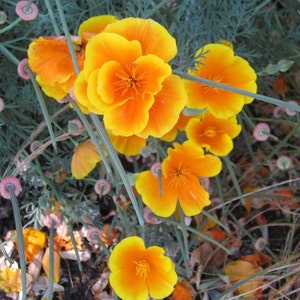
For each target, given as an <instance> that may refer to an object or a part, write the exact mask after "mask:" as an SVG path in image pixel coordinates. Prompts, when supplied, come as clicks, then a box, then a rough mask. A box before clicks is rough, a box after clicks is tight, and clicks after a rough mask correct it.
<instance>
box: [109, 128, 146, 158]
mask: <svg viewBox="0 0 300 300" xmlns="http://www.w3.org/2000/svg"><path fill="white" fill-rule="evenodd" d="M108 136H109V139H110V141H111V143H112V145H113V146H114V148H115V149H116V150H117V151H118V152H119V153H121V154H124V155H126V156H134V155H138V154H140V153H141V150H142V148H143V147H145V146H146V144H147V139H144V138H141V137H139V136H137V135H131V136H117V135H113V134H111V133H110V132H108Z"/></svg>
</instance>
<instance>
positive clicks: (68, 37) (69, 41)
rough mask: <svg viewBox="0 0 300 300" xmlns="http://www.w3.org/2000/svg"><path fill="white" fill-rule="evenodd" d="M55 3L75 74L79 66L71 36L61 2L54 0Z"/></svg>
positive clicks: (78, 70) (77, 72)
mask: <svg viewBox="0 0 300 300" xmlns="http://www.w3.org/2000/svg"><path fill="white" fill-rule="evenodd" d="M55 3H56V5H57V10H58V14H59V17H60V21H61V24H62V27H63V31H64V34H65V36H66V39H67V43H68V47H69V51H70V54H71V57H72V61H73V65H74V68H75V71H76V74H79V72H80V69H79V66H78V63H77V59H76V55H75V50H74V47H73V43H72V41H71V36H70V33H69V30H68V26H67V22H66V19H65V15H64V12H63V9H62V6H61V2H60V0H55Z"/></svg>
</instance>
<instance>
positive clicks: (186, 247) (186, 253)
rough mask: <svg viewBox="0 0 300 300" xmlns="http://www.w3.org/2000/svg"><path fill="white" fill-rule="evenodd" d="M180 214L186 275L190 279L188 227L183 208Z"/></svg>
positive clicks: (180, 209)
mask: <svg viewBox="0 0 300 300" xmlns="http://www.w3.org/2000/svg"><path fill="white" fill-rule="evenodd" d="M179 213H180V227H181V232H182V239H183V248H182V250H183V253H182V256H183V261H184V264H185V269H186V275H187V277H188V278H190V277H191V271H190V267H189V243H188V238H187V237H188V233H187V230H186V225H185V216H184V213H183V211H182V208H181V207H180V206H179Z"/></svg>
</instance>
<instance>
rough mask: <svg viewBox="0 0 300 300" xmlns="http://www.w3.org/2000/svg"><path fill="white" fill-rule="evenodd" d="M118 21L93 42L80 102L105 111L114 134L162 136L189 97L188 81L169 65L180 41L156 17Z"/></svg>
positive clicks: (77, 89)
mask: <svg viewBox="0 0 300 300" xmlns="http://www.w3.org/2000/svg"><path fill="white" fill-rule="evenodd" d="M113 25H114V24H110V25H109V26H107V27H106V29H105V30H104V32H102V33H100V34H97V35H96V36H94V37H93V38H91V39H90V41H89V42H88V44H87V47H86V55H85V56H86V59H85V62H84V68H83V70H82V72H81V73H80V74H79V76H78V79H77V80H76V81H75V88H74V93H75V96H76V99H77V102H78V103H79V105H81V106H83V107H85V108H86V110H87V111H89V112H92V113H95V114H101V115H103V116H104V117H103V121H104V124H105V127H106V128H107V129H108V130H110V131H111V132H112V134H114V135H118V136H132V135H138V136H140V137H142V138H147V137H148V136H149V135H152V136H155V137H160V136H162V135H164V134H165V133H166V132H168V131H170V130H171V128H172V127H173V126H174V125H175V123H176V122H177V120H178V118H179V113H180V111H181V110H182V109H183V107H184V106H185V103H186V101H187V97H186V93H185V89H184V84H183V82H182V80H181V79H180V78H179V77H178V76H175V75H172V74H171V73H172V70H171V67H170V66H169V64H168V63H167V61H168V60H170V59H171V58H173V57H174V55H175V53H176V51H177V48H176V44H175V42H174V39H173V37H171V36H170V35H169V34H168V33H167V31H166V29H165V28H164V27H163V26H161V25H159V24H158V23H156V22H154V21H152V20H143V19H138V18H127V19H124V20H121V21H118V22H115V25H114V26H113ZM157 41H159V42H160V43H161V44H160V45H159V47H158V48H155V47H153V44H155V45H157ZM84 111H85V110H84Z"/></svg>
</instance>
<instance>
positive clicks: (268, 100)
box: [173, 71, 300, 112]
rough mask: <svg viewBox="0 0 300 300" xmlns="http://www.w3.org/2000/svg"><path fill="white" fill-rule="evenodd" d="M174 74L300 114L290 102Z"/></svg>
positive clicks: (177, 72) (298, 109) (185, 75)
mask: <svg viewBox="0 0 300 300" xmlns="http://www.w3.org/2000/svg"><path fill="white" fill-rule="evenodd" d="M173 73H174V74H176V75H178V76H180V77H182V78H184V79H187V80H191V81H194V82H198V83H201V84H205V85H209V86H213V87H216V88H219V89H222V90H225V91H229V92H233V93H236V94H241V95H244V96H247V97H251V98H255V99H258V100H261V101H263V102H266V103H270V104H274V105H278V106H283V107H287V108H290V109H293V110H295V111H299V112H300V106H298V105H295V104H292V103H289V102H285V101H281V100H278V99H275V98H271V97H268V96H264V95H260V94H255V93H251V92H248V91H244V90H242V89H239V88H235V87H233V86H230V85H227V84H223V83H220V82H215V81H212V80H208V79H205V78H202V77H197V76H193V75H189V74H187V73H184V72H179V71H173Z"/></svg>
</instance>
